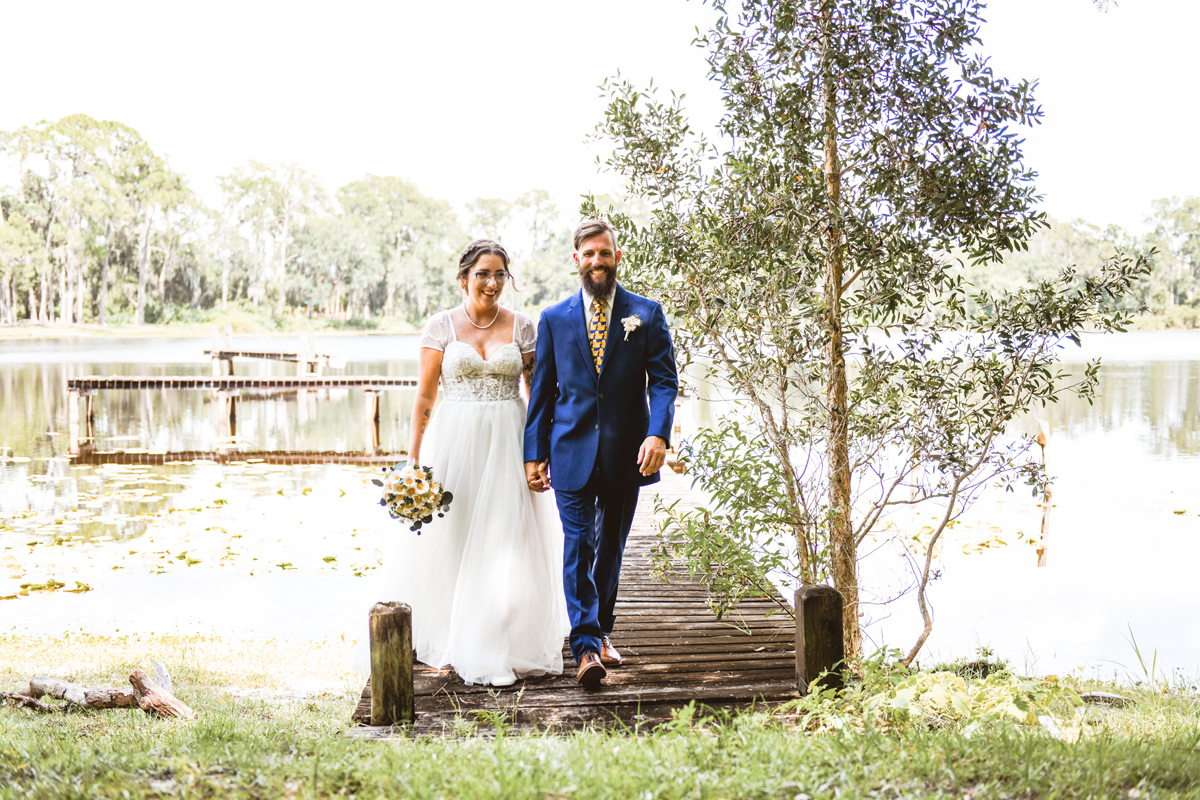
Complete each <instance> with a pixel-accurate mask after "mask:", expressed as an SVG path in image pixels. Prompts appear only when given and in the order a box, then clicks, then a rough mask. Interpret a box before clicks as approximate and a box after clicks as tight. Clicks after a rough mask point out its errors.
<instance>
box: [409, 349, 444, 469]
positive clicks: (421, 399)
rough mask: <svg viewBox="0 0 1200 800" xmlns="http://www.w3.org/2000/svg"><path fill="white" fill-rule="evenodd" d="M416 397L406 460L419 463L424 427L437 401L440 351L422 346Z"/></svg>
mask: <svg viewBox="0 0 1200 800" xmlns="http://www.w3.org/2000/svg"><path fill="white" fill-rule="evenodd" d="M418 363H419V366H418V376H417V399H416V402H414V403H413V413H412V428H411V430H412V440H411V443H410V444H409V446H408V460H409V461H410V462H413V463H416V464H419V463H421V440H422V439H424V438H425V427H426V426H427V425H428V424H429V416H430V414H432V413H433V404H434V402H436V401H437V393H438V379H439V378H440V377H441V375H442V351H441V350H435V349H434V348H432V347H422V348H421V356H420V361H419V362H418Z"/></svg>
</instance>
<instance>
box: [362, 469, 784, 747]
mask: <svg viewBox="0 0 1200 800" xmlns="http://www.w3.org/2000/svg"><path fill="white" fill-rule="evenodd" d="M655 495H658V496H659V497H661V498H662V499H663V500H665V501H667V502H671V501H674V500H679V501H680V503H681V504H684V505H688V504H693V503H694V502H695V498H694V495H693V494H692V492H691V490H690V478H688V477H685V476H678V475H675V474H672V473H670V472H668V471H666V470H664V471H663V480H662V482H661V483H659V484H657V485H655V486H653V487H649V488H648V489H646V490H644V491H643V494H642V500H641V502H640V503H639V505H638V513H637V516H636V517H635V518H634V523H633V529H632V530H631V531H630V534H629V544H628V547H627V548H626V554H625V563H624V567H623V569H622V572H621V595H620V597H619V598H618V600H617V624H616V629H615V630H614V631H613V642H614V643H615V644H616V645H617V647H618V649H620V650H621V652H622V653H623V654H624V655H625V663H624V664H622V665H621V666H620V667H616V668H614V669H611V670H609V673H608V678H607V680H606V681H605V686H604V688H603V689H602V690H601V691H598V692H587V691H584V690H583V689H582V688H581V687H579V686H578V685H577V684H576V683H575V677H574V663H573V661H572V660H571V656H570V651H569V650H568V649H567V647H566V645H565V643H564V646H563V659H564V662H565V664H566V666H565V671H564V674H563V675H557V676H550V675H547V676H542V677H537V678H528V679H526V680H523V681H518V682H517V683H516V685H514V686H512V687H508V688H505V689H496V688H493V687H488V686H468V685H466V684H464V683H463V682H462V680H460V679H459V677H458V676H457V675H455V674H454V672H453V670H450V669H444V670H437V669H434V668H432V667H428V666H420V667H418V669H417V671H416V673H415V674H414V680H413V683H414V689H415V694H416V708H417V721H416V725H415V726H414V727H413V729H412V730H410V731H399V730H394V729H391V728H371V727H370V726H368V725H365V724H363V725H361V726H360V727H355V728H351V729H349V730H348V731H347V735H348V736H353V737H356V738H365V739H388V738H393V737H396V736H405V735H413V734H416V735H459V734H462V733H465V732H469V731H472V730H475V729H477V728H480V729H485V728H486V724H487V722H488V721H489V720H494V719H495V714H496V713H498V712H499V713H503V715H504V717H505V719H506V720H507V724H509V725H511V726H513V727H514V728H516V729H518V730H521V729H547V728H550V729H577V728H580V727H585V726H611V725H626V726H636V725H642V724H656V723H658V722H661V721H663V720H665V719H668V718H669V717H670V714H671V712H672V711H673V710H675V709H678V708H680V707H682V706H685V705H687V704H688V703H690V702H692V701H695V702H696V703H697V704H702V705H706V706H709V707H712V708H744V707H748V706H750V705H753V704H756V703H769V704H775V703H780V702H784V701H787V700H790V699H793V698H795V697H797V696H798V694H797V691H796V661H795V640H796V630H795V623H794V622H793V621H792V618H791V616H790V615H787V614H784V613H781V606H782V605H783V603H784V602H785V601H784V600H783V599H782V598H781V597H780V598H752V599H748V600H746V601H745V602H743V603H742V604H741V605H740V606H739V607H738V608H737V609H736V610H735V611H734V612H732V613H730V614H729V615H728V616H727V617H726V618H725V619H717V617H716V615H715V614H714V613H713V611H712V610H711V609H710V608H709V606H708V592H707V590H706V589H705V588H704V586H702V585H701V584H700V583H698V582H696V581H692V580H690V579H689V578H687V577H686V576H682V575H676V576H674V577H672V578H671V580H670V582H669V583H668V582H664V581H662V580H660V579H656V578H655V577H654V576H653V575H652V574H651V572H650V569H649V565H650V561H649V553H650V551H651V549H652V548H653V546H654V543H655V541H656V539H655V534H656V532H657V530H658V524H657V522H656V520H655V516H654V499H655ZM364 613H365V612H364ZM370 707H371V687H370V683H369V682H368V684H367V686H366V687H365V688H364V689H363V694H362V698H361V700H360V701H359V704H358V707H357V708H356V709H355V711H354V715H353V719H354V721H355V722H359V723H365V722H366V721H367V720H369V718H370Z"/></svg>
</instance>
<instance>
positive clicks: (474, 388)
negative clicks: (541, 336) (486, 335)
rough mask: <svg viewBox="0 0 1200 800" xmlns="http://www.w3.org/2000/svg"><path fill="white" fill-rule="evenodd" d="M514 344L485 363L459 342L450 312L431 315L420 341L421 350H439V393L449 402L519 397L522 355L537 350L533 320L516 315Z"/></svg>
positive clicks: (475, 351)
mask: <svg viewBox="0 0 1200 800" xmlns="http://www.w3.org/2000/svg"><path fill="white" fill-rule="evenodd" d="M515 316H516V319H515V320H514V322H513V340H512V341H511V342H509V343H508V344H506V345H504V346H502V347H500V348H499V349H497V350H496V351H495V352H494V353H492V357H491V358H489V359H487V360H484V358H483V356H481V355H479V351H478V350H476V349H475V348H474V347H472V346H471V345H469V344H467V343H465V342H460V341H458V339H457V337H455V335H454V322H453V320H451V318H450V312H449V311H441V312H439V313H437V314H434V315H433V317H432V318H430V320H429V324H428V325H427V326H426V327H425V334H424V335H423V336H422V337H421V346H422V347H432V348H433V349H435V350H442V351H443V352H444V353H445V355H443V356H442V392H443V397H444V398H445V399H446V400H450V401H459V402H487V401H496V400H516V399H518V398H519V397H520V396H521V395H520V391H519V387H520V383H521V367H522V366H523V359H522V358H521V355H522V353H531V352H533V351H534V350H535V349H536V347H537V333H536V329H535V328H534V327H533V320H531V319H530V318H529V317H528V316H526V315H524V314H516V315H515Z"/></svg>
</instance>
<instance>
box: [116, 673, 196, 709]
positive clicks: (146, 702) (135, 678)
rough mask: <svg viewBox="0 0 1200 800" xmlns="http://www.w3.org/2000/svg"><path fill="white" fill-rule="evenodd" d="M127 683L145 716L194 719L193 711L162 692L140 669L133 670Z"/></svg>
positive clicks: (170, 695) (167, 693) (171, 695)
mask: <svg viewBox="0 0 1200 800" xmlns="http://www.w3.org/2000/svg"><path fill="white" fill-rule="evenodd" d="M129 683H130V684H131V685H132V686H133V694H134V697H136V698H137V704H138V708H140V709H142V711H145V712H146V713H147V714H152V715H154V716H157V717H162V718H163V719H169V718H171V717H183V718H184V719H195V718H196V712H195V711H192V709H190V708H189V707H188V706H187V705H186V704H185V703H183V702H181V701H180V700H179V699H178V698H176V697H175V695H173V694H171V693H169V692H166V691H164V690H163V688H162V687H161V686H159V685H158V684H157V683H155V682H154V681H152V680H150V676H149V675H147V674H146V673H144V672H142V671H141V670H140V669H135V670H134V671H133V674H132V675H130V676H129Z"/></svg>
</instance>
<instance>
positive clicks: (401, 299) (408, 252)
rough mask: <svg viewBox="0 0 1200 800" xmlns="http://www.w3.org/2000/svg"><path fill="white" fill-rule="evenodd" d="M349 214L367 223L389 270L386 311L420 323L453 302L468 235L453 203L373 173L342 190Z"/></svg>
mask: <svg viewBox="0 0 1200 800" xmlns="http://www.w3.org/2000/svg"><path fill="white" fill-rule="evenodd" d="M337 199H338V203H339V204H340V205H341V207H342V212H343V213H344V214H347V215H350V216H354V217H357V218H358V219H360V220H361V221H362V223H363V224H364V225H365V227H366V230H367V231H368V233H369V235H370V237H371V240H372V242H373V244H374V246H375V248H376V251H377V253H378V263H379V264H381V265H382V266H383V269H384V283H383V287H382V288H383V293H382V294H383V297H382V299H383V303H382V306H383V308H382V310H383V313H384V314H388V315H391V314H394V313H397V312H398V313H399V314H400V315H401V316H403V317H405V318H407V319H409V320H410V321H419V320H422V319H424V318H425V317H427V316H428V315H429V314H430V313H432V312H433V311H436V310H438V309H439V308H444V307H445V306H446V305H451V304H452V303H453V298H454V296H455V295H454V292H455V291H456V287H455V286H454V279H453V278H454V268H455V263H456V256H457V254H458V251H459V249H460V248H461V246H462V245H463V244H464V242H463V241H462V240H463V233H462V231H461V229H460V228H459V226H458V222H457V221H456V220H455V218H454V214H453V213H452V212H451V210H450V206H449V204H448V203H446V202H444V201H441V200H434V199H432V198H430V197H426V196H425V195H423V194H421V192H420V190H419V189H418V188H417V187H416V185H415V184H413V183H412V182H410V181H406V180H403V179H402V178H393V177H381V176H378V175H367V176H365V177H364V178H363V179H362V180H358V181H354V182H353V183H348V184H346V185H345V186H343V187H342V188H341V189H338V192H337Z"/></svg>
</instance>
